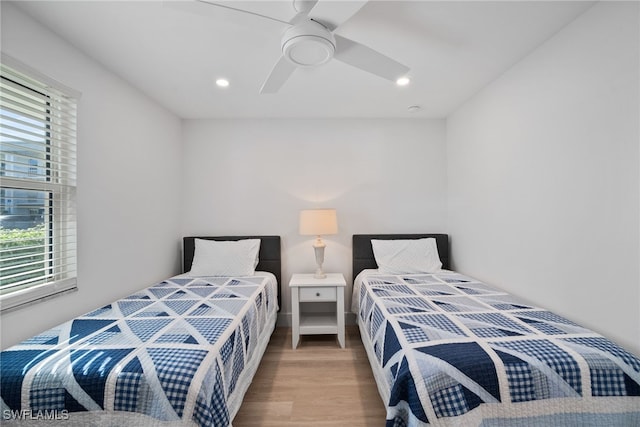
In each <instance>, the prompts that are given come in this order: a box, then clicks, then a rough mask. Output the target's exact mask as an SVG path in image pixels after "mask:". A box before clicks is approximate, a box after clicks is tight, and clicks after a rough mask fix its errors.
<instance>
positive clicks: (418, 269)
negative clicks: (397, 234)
mask: <svg viewBox="0 0 640 427" xmlns="http://www.w3.org/2000/svg"><path fill="white" fill-rule="evenodd" d="M371 246H372V248H373V255H374V257H375V258H376V263H377V264H378V270H379V271H380V272H381V273H384V274H410V273H434V272H436V271H438V270H440V269H441V268H442V262H440V256H439V255H438V246H437V245H436V239H434V238H432V237H430V238H427V239H412V240H402V239H397V240H373V239H372V240H371Z"/></svg>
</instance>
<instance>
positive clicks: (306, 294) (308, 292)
mask: <svg viewBox="0 0 640 427" xmlns="http://www.w3.org/2000/svg"><path fill="white" fill-rule="evenodd" d="M340 290H341V291H342V289H340ZM336 298H337V292H336V288H335V287H330V288H327V287H317V288H313V287H311V288H300V301H301V302H309V301H336Z"/></svg>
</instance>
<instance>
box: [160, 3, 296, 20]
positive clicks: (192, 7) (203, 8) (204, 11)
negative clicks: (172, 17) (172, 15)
mask: <svg viewBox="0 0 640 427" xmlns="http://www.w3.org/2000/svg"><path fill="white" fill-rule="evenodd" d="M162 4H163V6H164V7H168V8H171V9H177V10H181V11H183V12H190V13H193V14H196V15H200V16H220V14H219V13H218V11H216V9H215V8H216V7H220V8H223V9H228V10H233V11H235V12H241V13H246V14H249V15H253V16H257V17H259V18H264V19H269V20H271V21H275V22H279V23H281V24H286V25H289V23H288V22H287V21H283V20H281V19H278V18H274V17H272V16H267V15H263V14H261V13H257V12H252V11H250V10H244V9H240V8H237V7H232V6H229V5H226V4H223V3H216V2H214V1H206V0H193V1H184V0H183V1H175V0H172V1H168V0H165V1H163V2H162Z"/></svg>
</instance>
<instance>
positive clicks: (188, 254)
mask: <svg viewBox="0 0 640 427" xmlns="http://www.w3.org/2000/svg"><path fill="white" fill-rule="evenodd" d="M195 239H205V240H242V239H260V252H258V266H257V267H256V271H268V272H270V273H273V275H274V276H276V280H277V281H278V307H282V301H281V299H282V297H281V295H282V259H281V257H280V236H194V237H184V238H183V239H182V243H183V248H182V256H183V264H182V271H183V273H186V272H187V271H189V270H191V263H192V262H193V253H194V251H195Z"/></svg>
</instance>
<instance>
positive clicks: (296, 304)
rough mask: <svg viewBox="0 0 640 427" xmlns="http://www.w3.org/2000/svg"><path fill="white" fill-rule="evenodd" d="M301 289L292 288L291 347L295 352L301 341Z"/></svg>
mask: <svg viewBox="0 0 640 427" xmlns="http://www.w3.org/2000/svg"><path fill="white" fill-rule="evenodd" d="M298 294H299V288H298V287H297V286H296V287H292V288H291V325H292V330H291V341H292V342H291V345H292V346H293V349H294V350H295V349H296V347H298V341H300V298H298Z"/></svg>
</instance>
